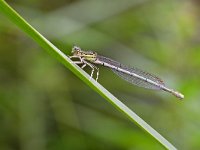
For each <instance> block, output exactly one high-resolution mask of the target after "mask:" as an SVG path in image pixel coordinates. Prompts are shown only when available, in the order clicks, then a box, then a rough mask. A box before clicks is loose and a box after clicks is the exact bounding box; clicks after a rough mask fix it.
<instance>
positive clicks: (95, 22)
mask: <svg viewBox="0 0 200 150" xmlns="http://www.w3.org/2000/svg"><path fill="white" fill-rule="evenodd" d="M7 2H8V3H9V4H10V5H11V6H12V7H13V8H14V9H16V10H17V12H19V14H20V15H22V16H23V17H24V18H25V19H26V20H27V21H28V22H29V23H30V24H31V25H33V26H34V27H35V28H36V29H37V30H38V31H39V32H40V33H42V34H43V35H44V36H45V37H46V38H47V39H49V40H50V41H51V42H52V43H53V44H55V45H56V46H57V47H58V48H59V49H61V50H62V51H63V52H64V53H66V55H70V53H71V47H72V46H73V44H76V45H79V46H80V47H81V48H82V49H86V50H88V49H89V50H95V51H96V52H98V53H99V54H102V55H104V56H107V57H110V58H112V59H115V60H118V61H120V62H121V63H123V64H127V65H130V66H135V67H138V68H141V69H143V70H146V71H148V72H151V73H153V74H156V75H158V76H159V77H161V78H162V79H163V80H164V81H165V82H166V84H167V85H168V87H171V88H174V89H177V90H178V91H180V92H182V93H183V94H184V95H185V99H184V100H183V101H180V100H178V99H176V98H175V97H174V96H172V95H170V94H168V93H165V92H159V91H152V90H146V89H143V88H138V87H135V86H133V85H131V84H129V83H127V82H126V81H123V80H122V79H120V78H119V77H118V76H116V75H115V74H113V73H112V71H110V70H109V69H106V68H102V67H100V77H99V83H101V84H102V85H103V86H104V87H105V88H107V89H108V90H109V91H110V92H111V93H113V94H114V95H115V96H116V97H118V98H119V99H120V100H122V102H123V103H125V104H126V105H128V106H129V107H130V108H131V109H132V110H133V111H134V112H136V113H137V114H138V115H139V116H140V117H142V118H143V119H144V120H145V121H146V122H147V123H149V124H150V125H151V126H152V127H153V128H154V129H155V130H157V131H158V132H159V133H160V134H162V135H163V136H164V137H165V138H166V139H167V140H169V141H170V142H171V143H172V144H173V145H174V146H175V147H177V148H178V149H183V150H188V149H191V150H197V149H199V148H200V130H199V128H200V108H199V106H200V100H199V98H200V93H199V88H200V85H199V84H200V79H199V75H200V44H199V42H200V38H199V34H200V32H199V27H200V23H199V21H200V20H199V18H200V11H199V8H200V3H199V1H197V0H196V1H195V0H162V1H160V0H124V1H122V0H110V1H107V0H101V1H100V0H59V1H48V0H29V1H27V0H15V1H11V0H10V1H7ZM85 70H86V71H87V72H90V70H89V68H87V69H85ZM0 149H2V150H13V149H16V150H17V149H20V150H61V149H62V150H63V149H66V150H94V149H96V150H99V149H104V150H124V149H126V150H133V149H137V150H144V149H153V150H155V149H158V150H159V149H163V147H162V146H161V145H160V144H159V143H157V142H156V141H155V140H154V139H153V138H152V137H150V136H149V135H147V133H145V132H144V131H143V130H141V129H140V128H138V127H137V126H136V125H135V124H133V123H132V122H131V121H130V120H128V119H127V118H126V117H125V116H124V115H122V114H121V113H120V112H118V110H116V109H115V108H113V106H112V105H110V104H109V103H107V101H105V100H104V99H103V98H102V97H100V96H99V95H98V94H97V93H95V92H94V91H93V90H92V89H90V88H89V87H88V86H87V85H85V84H84V83H83V82H82V81H81V80H80V79H79V78H77V77H76V76H75V75H74V74H73V73H71V72H70V71H69V70H68V69H67V68H65V67H64V66H63V65H62V64H60V63H59V62H58V61H56V60H55V59H54V58H52V57H51V56H50V55H48V54H47V53H46V52H45V51H44V50H43V49H42V48H40V47H39V46H38V45H37V44H36V43H35V42H34V41H33V40H31V39H30V38H29V37H28V36H27V35H26V34H24V33H23V32H22V31H20V30H19V29H18V28H17V27H16V26H15V25H14V24H13V23H11V22H10V21H9V20H8V19H7V18H5V17H4V16H3V15H2V14H0Z"/></svg>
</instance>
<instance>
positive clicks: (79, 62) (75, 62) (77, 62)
mask: <svg viewBox="0 0 200 150" xmlns="http://www.w3.org/2000/svg"><path fill="white" fill-rule="evenodd" d="M72 63H73V64H83V62H82V61H72Z"/></svg>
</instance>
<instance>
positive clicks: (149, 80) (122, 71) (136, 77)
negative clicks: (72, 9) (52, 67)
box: [70, 46, 184, 99]
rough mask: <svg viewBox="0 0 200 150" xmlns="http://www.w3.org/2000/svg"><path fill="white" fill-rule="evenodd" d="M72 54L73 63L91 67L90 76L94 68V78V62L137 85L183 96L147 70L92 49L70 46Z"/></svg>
mask: <svg viewBox="0 0 200 150" xmlns="http://www.w3.org/2000/svg"><path fill="white" fill-rule="evenodd" d="M72 54H73V55H72V56H70V58H78V59H79V60H78V61H73V62H74V63H75V64H82V67H81V68H84V67H86V66H89V67H90V68H91V69H92V72H91V78H92V77H93V73H94V70H95V69H96V70H97V77H96V80H97V79H98V76H99V68H98V67H97V66H95V64H97V65H102V66H105V67H108V68H110V69H111V70H112V71H113V72H114V73H116V74H117V75H118V76H120V77H121V78H122V79H124V80H126V81H128V82H129V83H132V84H134V85H137V86H139V87H143V88H148V89H154V90H163V91H166V92H169V93H171V94H173V95H174V96H176V97H177V98H179V99H183V98H184V95H183V94H181V93H179V92H177V91H175V90H173V89H170V88H167V87H166V86H165V84H164V82H163V81H162V80H161V79H160V78H158V77H156V76H155V75H152V74H150V73H148V72H145V71H142V70H140V69H138V68H135V67H128V66H125V65H123V64H121V63H119V62H117V61H114V60H112V59H110V58H107V57H104V56H101V55H98V54H97V53H96V52H94V51H83V50H82V49H81V48H80V47H78V46H74V47H73V48H72Z"/></svg>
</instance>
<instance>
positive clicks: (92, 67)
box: [83, 60, 95, 79]
mask: <svg viewBox="0 0 200 150" xmlns="http://www.w3.org/2000/svg"><path fill="white" fill-rule="evenodd" d="M83 63H84V64H86V65H88V66H89V67H90V68H91V69H92V71H91V75H90V79H91V78H92V77H93V74H94V68H95V67H94V65H92V64H91V63H89V62H87V61H85V60H83Z"/></svg>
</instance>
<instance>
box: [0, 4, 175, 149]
mask: <svg viewBox="0 0 200 150" xmlns="http://www.w3.org/2000/svg"><path fill="white" fill-rule="evenodd" d="M0 11H1V12H2V13H3V14H4V15H5V16H6V17H7V18H9V19H10V20H11V21H12V22H13V23H14V24H16V25H17V26H18V27H19V28H20V29H21V30H23V31H24V32H25V33H27V34H28V35H29V36H30V37H31V38H32V39H34V40H35V41H36V42H37V43H38V44H39V45H40V46H41V47H43V48H44V49H45V50H46V51H47V52H48V53H50V54H51V55H52V56H53V57H55V58H56V59H57V60H58V61H60V62H61V63H62V64H64V65H65V66H66V67H67V68H69V69H70V70H71V71H72V72H73V73H74V74H76V75H77V76H78V77H79V78H80V79H81V80H83V81H84V82H85V83H86V84H88V85H89V86H90V87H91V88H92V89H93V90H95V91H96V92H98V93H99V94H100V95H101V96H102V97H104V98H105V99H106V100H107V101H109V102H110V103H111V104H112V105H113V106H114V107H116V108H117V109H118V110H120V111H121V112H123V113H124V114H125V115H126V116H127V117H128V118H129V119H130V120H131V121H133V122H134V123H135V124H137V125H138V126H139V127H141V128H142V129H144V130H145V131H146V132H147V133H149V134H150V135H151V136H152V137H153V138H154V139H156V140H157V141H158V142H159V143H161V144H162V145H163V146H164V147H165V148H167V149H171V150H172V149H176V148H175V147H174V146H173V145H172V144H171V143H170V142H168V141H167V140H166V139H165V138H164V137H163V136H161V135H160V134H159V133H158V132H157V131H156V130H154V129H153V128H152V127H151V126H150V125H148V124H147V123H146V122H145V121H144V120H142V119H141V118H140V117H139V116H138V115H137V114H135V113H134V112H133V111H132V110H130V109H129V108H128V107H127V106H126V105H124V104H123V103H122V102H121V101H120V100H118V99H117V98H116V97H115V96H113V95H112V94H111V93H110V92H109V91H107V90H106V89H105V88H104V87H103V86H101V85H100V84H99V83H97V82H96V81H95V80H93V79H91V80H90V77H89V75H88V74H87V73H85V72H84V71H83V70H82V69H80V68H79V67H78V66H77V65H75V64H73V63H72V62H71V60H70V59H69V58H68V57H67V56H66V55H65V54H64V53H62V52H61V51H60V50H59V49H58V48H56V47H55V46H54V45H53V44H52V43H51V42H49V41H48V40H47V39H46V38H45V37H44V36H42V35H41V34H40V33H39V32H38V31H37V30H35V29H34V28H33V27H32V26H31V25H30V24H28V23H27V22H26V21H25V20H24V19H23V18H22V17H21V16H20V15H19V14H17V12H15V11H14V10H13V9H12V8H11V7H10V6H9V5H8V4H7V3H6V2H5V1H3V0H0Z"/></svg>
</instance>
